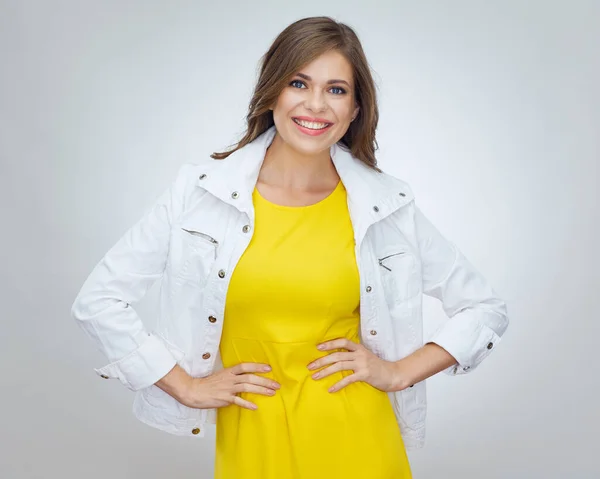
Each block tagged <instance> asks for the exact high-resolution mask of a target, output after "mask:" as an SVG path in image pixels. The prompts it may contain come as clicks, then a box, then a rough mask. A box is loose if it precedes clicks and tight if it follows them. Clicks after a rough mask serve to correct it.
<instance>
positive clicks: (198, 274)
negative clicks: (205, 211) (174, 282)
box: [169, 226, 219, 285]
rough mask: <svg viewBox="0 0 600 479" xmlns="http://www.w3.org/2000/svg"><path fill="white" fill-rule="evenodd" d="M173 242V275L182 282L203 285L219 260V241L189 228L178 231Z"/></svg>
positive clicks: (173, 237)
mask: <svg viewBox="0 0 600 479" xmlns="http://www.w3.org/2000/svg"><path fill="white" fill-rule="evenodd" d="M171 240H172V243H171V248H170V264H169V267H170V270H171V275H172V276H173V277H174V278H176V279H179V280H180V281H185V282H192V283H195V285H201V284H203V283H204V281H205V280H206V278H207V277H208V275H209V274H210V271H211V269H212V266H213V264H214V262H215V260H216V259H217V254H218V248H219V241H218V240H217V239H216V238H214V237H213V236H211V235H209V234H207V233H204V232H203V231H199V230H196V229H191V228H189V227H187V226H181V227H179V228H178V229H176V230H175V231H174V232H173V236H172V238H171Z"/></svg>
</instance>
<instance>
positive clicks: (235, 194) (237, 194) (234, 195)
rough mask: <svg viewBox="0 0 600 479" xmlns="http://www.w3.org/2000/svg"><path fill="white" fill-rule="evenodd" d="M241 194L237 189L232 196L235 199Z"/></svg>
mask: <svg viewBox="0 0 600 479" xmlns="http://www.w3.org/2000/svg"><path fill="white" fill-rule="evenodd" d="M239 196H240V194H239V193H238V192H237V191H234V192H233V193H231V197H232V198H233V199H234V200H235V199H237V198H238V197H239Z"/></svg>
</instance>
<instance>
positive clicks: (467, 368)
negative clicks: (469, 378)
mask: <svg viewBox="0 0 600 479" xmlns="http://www.w3.org/2000/svg"><path fill="white" fill-rule="evenodd" d="M469 369H471V366H465V367H464V368H463V371H468V370H469Z"/></svg>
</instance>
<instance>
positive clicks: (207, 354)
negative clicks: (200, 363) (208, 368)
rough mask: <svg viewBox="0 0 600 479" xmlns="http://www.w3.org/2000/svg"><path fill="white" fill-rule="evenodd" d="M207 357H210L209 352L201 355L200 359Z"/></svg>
mask: <svg viewBox="0 0 600 479" xmlns="http://www.w3.org/2000/svg"><path fill="white" fill-rule="evenodd" d="M208 358H210V353H204V354H203V355H202V359H208Z"/></svg>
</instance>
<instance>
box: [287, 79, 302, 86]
mask: <svg viewBox="0 0 600 479" xmlns="http://www.w3.org/2000/svg"><path fill="white" fill-rule="evenodd" d="M294 83H300V84H301V85H304V82H302V81H300V80H292V81H291V83H290V85H291V86H294Z"/></svg>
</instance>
